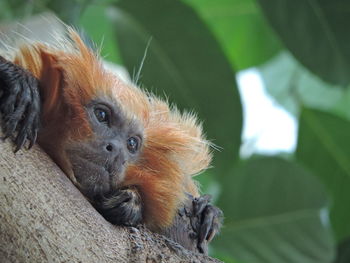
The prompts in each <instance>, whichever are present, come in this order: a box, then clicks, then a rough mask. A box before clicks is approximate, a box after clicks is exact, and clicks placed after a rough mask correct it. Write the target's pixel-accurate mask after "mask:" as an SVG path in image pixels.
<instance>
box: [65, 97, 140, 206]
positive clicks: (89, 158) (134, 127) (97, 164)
mask: <svg viewBox="0 0 350 263" xmlns="http://www.w3.org/2000/svg"><path fill="white" fill-rule="evenodd" d="M86 114H87V116H88V120H89V122H90V124H91V128H92V131H93V136H92V138H91V139H90V140H89V141H82V142H74V143H73V144H68V147H67V149H66V152H67V155H68V158H69V160H70V162H71V164H72V169H73V172H74V176H75V177H76V179H77V181H78V183H79V185H80V190H81V191H82V192H83V193H84V195H85V196H86V197H88V198H90V199H96V198H98V197H99V196H101V195H105V194H107V193H109V192H111V191H114V190H116V189H117V188H118V185H120V182H122V181H123V179H124V173H125V169H126V167H127V165H129V164H130V163H133V162H135V161H136V160H137V159H138V157H139V155H140V152H141V148H142V128H141V126H140V125H139V124H138V123H137V122H136V121H135V120H128V119H127V118H126V117H125V116H124V114H123V112H122V111H121V110H120V108H119V107H118V106H117V105H116V104H111V103H108V102H107V101H102V100H95V101H92V102H91V103H90V104H88V105H87V106H86Z"/></svg>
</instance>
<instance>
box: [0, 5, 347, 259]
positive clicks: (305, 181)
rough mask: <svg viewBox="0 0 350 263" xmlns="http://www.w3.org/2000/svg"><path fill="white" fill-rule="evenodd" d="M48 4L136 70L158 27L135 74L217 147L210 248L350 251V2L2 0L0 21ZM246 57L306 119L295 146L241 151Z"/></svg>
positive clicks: (303, 255)
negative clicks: (241, 76)
mask: <svg viewBox="0 0 350 263" xmlns="http://www.w3.org/2000/svg"><path fill="white" fill-rule="evenodd" d="M47 10H51V11H53V12H55V14H56V15H58V16H59V17H60V18H61V19H62V20H64V21H65V22H66V23H68V24H73V25H75V26H78V27H79V28H81V29H82V30H83V31H84V32H85V34H86V35H87V36H88V37H90V38H91V39H92V40H93V41H94V42H96V43H97V44H98V45H102V46H103V49H102V51H101V52H102V55H103V56H104V57H105V58H106V59H108V60H111V61H113V62H115V63H119V64H123V65H124V66H125V67H126V68H127V69H128V70H129V73H130V75H132V76H133V75H135V74H136V73H135V72H137V70H138V68H139V65H140V63H141V60H142V57H143V54H144V52H145V49H146V46H147V43H148V42H149V41H150V39H151V41H150V46H149V50H148V54H147V57H146V60H145V62H144V65H143V69H142V74H141V78H140V85H142V86H144V87H145V88H147V89H150V90H152V91H153V92H154V93H156V94H158V95H160V96H163V95H164V93H165V94H167V96H169V100H170V101H171V102H174V103H176V104H177V105H178V106H179V108H180V109H182V110H184V109H185V110H194V111H195V112H197V113H198V115H199V117H200V119H201V120H203V122H204V129H205V131H206V133H207V134H208V137H209V138H210V139H212V140H213V142H214V143H215V144H216V145H218V146H219V147H221V148H222V150H220V151H216V152H215V160H214V168H212V169H209V170H208V172H206V173H205V174H204V175H202V176H199V177H198V179H199V180H200V181H201V183H202V184H203V186H204V191H206V192H211V193H213V194H214V195H215V197H216V198H215V200H216V202H217V204H218V205H219V206H220V207H221V208H222V209H223V210H224V213H225V225H224V227H223V229H222V233H221V234H220V235H219V236H218V237H217V238H216V239H215V240H214V242H213V244H212V247H211V254H212V255H213V256H215V257H218V258H220V259H222V260H224V261H225V262H236V263H238V262H240V263H266V262H268V263H275V262H276V263H284V262H286V263H323V262H324V263H329V262H333V263H343V262H350V256H349V254H350V253H349V252H348V251H349V250H350V243H349V240H350V227H349V224H348V222H350V212H349V211H350V210H349V209H348V208H347V206H348V205H349V203H348V202H350V195H349V193H350V143H349V142H348V137H347V136H349V134H350V123H349V121H350V110H349V106H348V105H349V103H350V92H349V89H348V86H349V81H350V74H349V73H350V62H349V61H350V57H349V56H350V49H349V46H350V36H349V34H348V33H347V26H348V25H349V24H350V16H349V10H350V2H346V1H341V0H335V1H326V0H312V1H292V0H271V1H267V0H216V1H212V0H183V1H180V0H147V1H140V0H119V1H117V0H103V1H92V0H75V1H68V0H64V1H55V0H41V1H40V0H38V1H23V0H16V1H12V0H5V1H0V22H1V24H5V23H8V22H10V21H13V20H23V19H27V18H30V17H31V16H33V15H34V14H36V13H41V12H44V11H47ZM102 39H103V41H102ZM248 67H258V69H259V71H260V73H261V76H262V78H263V81H264V84H265V86H266V88H267V91H268V92H269V93H270V94H271V95H272V96H273V97H274V98H275V99H276V101H277V102H279V103H280V104H281V105H282V106H284V107H285V108H286V109H287V110H288V111H290V112H291V113H292V114H293V115H294V116H296V117H297V118H298V119H299V137H298V145H297V150H296V153H295V154H292V155H290V156H287V157H286V156H284V157H281V156H274V157H267V156H253V157H251V158H250V159H248V160H242V159H241V158H240V157H239V149H240V144H241V131H242V123H243V118H242V107H241V102H240V96H239V93H238V90H237V84H236V82H235V75H236V73H235V70H234V69H236V70H242V69H246V68H248ZM348 144H349V145H348Z"/></svg>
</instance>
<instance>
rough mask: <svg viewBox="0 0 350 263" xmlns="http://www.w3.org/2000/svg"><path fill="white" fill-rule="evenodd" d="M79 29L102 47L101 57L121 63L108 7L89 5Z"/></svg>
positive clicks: (80, 21)
mask: <svg viewBox="0 0 350 263" xmlns="http://www.w3.org/2000/svg"><path fill="white" fill-rule="evenodd" d="M79 27H80V28H82V29H83V30H84V31H86V32H87V33H88V36H89V37H91V39H92V40H93V41H94V43H95V44H96V45H97V46H101V47H102V50H101V55H102V57H103V58H104V59H107V60H109V61H112V62H114V63H119V64H120V63H121V58H120V55H119V52H118V47H117V43H116V42H117V39H116V37H115V34H114V28H113V25H112V24H111V23H110V20H109V19H108V7H106V6H105V5H101V4H99V5H98V4H92V5H89V6H88V7H87V8H86V10H85V11H84V13H83V15H82V16H81V17H80V18H79Z"/></svg>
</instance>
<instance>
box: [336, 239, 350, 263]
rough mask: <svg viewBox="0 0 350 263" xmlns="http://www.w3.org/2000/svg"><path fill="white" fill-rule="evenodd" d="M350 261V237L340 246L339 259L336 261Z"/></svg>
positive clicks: (340, 262)
mask: <svg viewBox="0 0 350 263" xmlns="http://www.w3.org/2000/svg"><path fill="white" fill-rule="evenodd" d="M349 262H350V239H347V240H345V241H344V242H342V243H341V244H340V245H339V246H338V253H337V259H336V260H335V262H334V263H349Z"/></svg>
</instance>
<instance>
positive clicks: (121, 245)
mask: <svg viewBox="0 0 350 263" xmlns="http://www.w3.org/2000/svg"><path fill="white" fill-rule="evenodd" d="M12 150H13V148H12V146H11V144H10V143H9V141H8V140H7V141H6V142H2V141H1V140H0V262H2V263H7V262H11V263H12V262H21V263H22V262H23V263H25V262H28V263H29V262H30V263H33V262H82V263H88V262H118V263H119V262H150V263H151V262H170V263H171V262H219V261H218V260H216V259H212V258H209V257H207V256H204V255H201V254H197V253H193V252H190V251H188V250H185V249H184V248H182V247H181V246H179V245H177V244H176V243H174V242H172V241H170V240H167V239H166V238H164V237H163V236H161V235H157V234H154V233H151V232H149V231H148V230H146V229H144V228H141V229H136V228H130V227H129V228H127V227H118V226H113V225H111V224H110V223H108V222H107V221H106V220H105V219H104V218H103V217H102V216H101V215H100V214H99V213H98V212H97V211H96V210H95V209H94V208H93V207H92V206H91V205H90V203H89V202H88V201H87V200H86V199H85V198H84V196H83V195H82V194H81V193H80V192H79V190H78V189H77V188H76V187H75V186H74V185H73V184H72V183H71V181H70V180H69V179H68V178H67V177H66V176H65V175H64V174H63V173H62V172H61V170H60V169H59V168H58V167H57V166H56V165H55V164H54V163H53V162H52V161H51V159H50V158H49V157H48V156H47V155H46V154H45V153H44V152H43V151H42V150H41V149H40V148H39V147H38V146H34V147H33V149H32V150H30V151H26V150H20V151H19V152H18V153H16V154H14V153H13V152H12Z"/></svg>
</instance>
